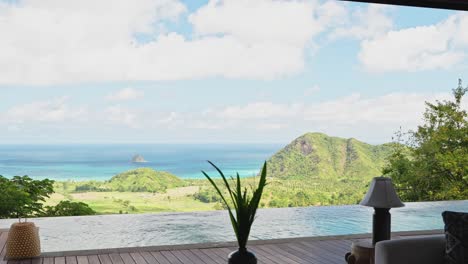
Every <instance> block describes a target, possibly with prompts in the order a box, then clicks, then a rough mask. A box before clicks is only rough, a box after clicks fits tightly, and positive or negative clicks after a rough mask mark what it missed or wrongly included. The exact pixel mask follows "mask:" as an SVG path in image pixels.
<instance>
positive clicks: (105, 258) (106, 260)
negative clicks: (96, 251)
mask: <svg viewBox="0 0 468 264" xmlns="http://www.w3.org/2000/svg"><path fill="white" fill-rule="evenodd" d="M98 257H99V261H100V262H101V264H112V261H111V259H110V257H109V255H107V254H101V255H98ZM55 264H57V263H55Z"/></svg>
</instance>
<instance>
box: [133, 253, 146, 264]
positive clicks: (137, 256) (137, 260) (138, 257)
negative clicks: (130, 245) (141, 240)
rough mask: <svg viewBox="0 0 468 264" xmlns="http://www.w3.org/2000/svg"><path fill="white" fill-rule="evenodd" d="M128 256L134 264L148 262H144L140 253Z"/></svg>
mask: <svg viewBox="0 0 468 264" xmlns="http://www.w3.org/2000/svg"><path fill="white" fill-rule="evenodd" d="M130 256H132V258H133V260H134V261H135V263H136V264H148V262H146V260H145V258H143V256H142V255H141V254H140V252H132V253H130Z"/></svg>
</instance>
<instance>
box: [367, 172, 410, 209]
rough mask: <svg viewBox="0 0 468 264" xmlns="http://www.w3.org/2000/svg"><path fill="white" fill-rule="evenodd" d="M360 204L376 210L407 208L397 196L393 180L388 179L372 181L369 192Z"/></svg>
mask: <svg viewBox="0 0 468 264" xmlns="http://www.w3.org/2000/svg"><path fill="white" fill-rule="evenodd" d="M360 204H361V205H364V206H370V207H374V208H394V207H403V206H405V205H404V204H403V203H402V202H401V201H400V198H399V197H398V195H397V194H396V191H395V188H394V187H393V183H392V179H390V178H387V177H375V178H374V179H372V182H371V184H370V187H369V190H368V191H367V193H366V196H365V197H364V199H362V201H361V203H360Z"/></svg>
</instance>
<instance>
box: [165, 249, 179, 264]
mask: <svg viewBox="0 0 468 264" xmlns="http://www.w3.org/2000/svg"><path fill="white" fill-rule="evenodd" d="M161 254H162V255H163V256H164V257H165V258H166V259H167V260H168V261H169V263H171V264H184V263H182V262H180V260H179V259H178V258H177V257H176V256H174V254H172V253H171V252H170V251H161Z"/></svg>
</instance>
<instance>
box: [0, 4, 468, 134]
mask: <svg viewBox="0 0 468 264" xmlns="http://www.w3.org/2000/svg"><path fill="white" fill-rule="evenodd" d="M0 21H1V22H0V32H2V39H3V40H4V41H1V42H0V72H2V74H1V75H0V100H1V103H0V125H2V127H3V128H4V129H2V130H1V131H0V142H1V143H128V142H167V143H169V142H170V143H173V142H180V143H186V142H190V143H204V142H253V143H257V142H275V143H287V142H289V141H290V140H292V139H294V138H295V137H297V136H299V135H301V134H304V133H306V132H312V131H318V132H323V133H327V134H330V135H334V136H340V137H355V138H358V139H360V140H363V141H366V142H370V143H383V142H388V141H390V140H391V137H392V135H393V133H394V132H395V131H396V130H398V128H399V127H400V126H401V127H402V128H403V129H405V130H406V129H412V128H414V127H415V126H416V125H417V124H419V123H420V122H421V117H422V112H423V110H424V101H426V100H428V101H434V100H437V99H439V100H441V99H449V98H450V90H451V89H452V88H454V87H456V85H457V80H458V78H464V77H465V76H466V72H467V69H468V68H467V66H468V64H467V58H466V54H467V52H468V15H467V14H466V13H461V12H454V11H446V10H435V9H422V8H409V7H391V6H383V5H369V4H356V3H347V2H338V1H333V0H330V1H301V0H298V1H269V0H258V1H244V0H236V1H177V0H145V1H137V2H134V1H125V0H121V1H100V2H99V4H97V5H95V4H94V1H91V0H89V1H88V0H85V1H59V0H48V1H39V0H24V1H3V2H2V1H0ZM464 105H465V107H466V102H464Z"/></svg>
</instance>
